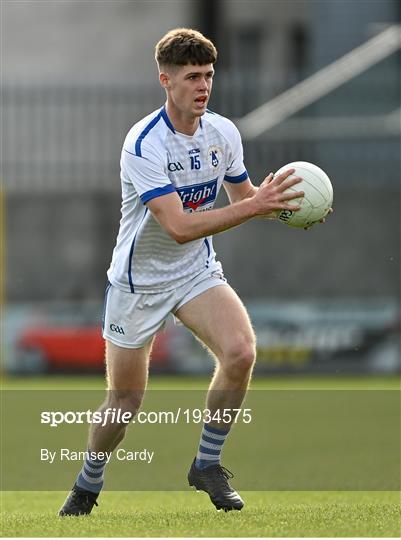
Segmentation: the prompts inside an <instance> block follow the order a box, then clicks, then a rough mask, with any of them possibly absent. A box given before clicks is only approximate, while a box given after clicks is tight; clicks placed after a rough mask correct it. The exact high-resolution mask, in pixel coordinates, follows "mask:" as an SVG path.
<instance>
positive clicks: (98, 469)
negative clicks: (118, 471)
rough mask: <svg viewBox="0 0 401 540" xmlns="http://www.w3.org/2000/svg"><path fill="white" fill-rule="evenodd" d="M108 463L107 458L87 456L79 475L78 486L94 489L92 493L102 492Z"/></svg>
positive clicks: (89, 489)
mask: <svg viewBox="0 0 401 540" xmlns="http://www.w3.org/2000/svg"><path fill="white" fill-rule="evenodd" d="M106 463H107V460H106V459H104V460H100V459H90V458H89V457H87V458H86V459H85V462H84V464H83V467H82V469H81V472H80V473H79V475H78V478H77V481H76V484H77V486H78V487H80V488H81V489H86V490H87V491H92V493H100V491H101V489H102V487H103V473H104V468H105V466H106Z"/></svg>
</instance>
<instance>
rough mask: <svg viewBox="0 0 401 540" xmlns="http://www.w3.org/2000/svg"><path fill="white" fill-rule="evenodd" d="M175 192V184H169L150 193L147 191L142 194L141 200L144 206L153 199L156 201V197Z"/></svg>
mask: <svg viewBox="0 0 401 540" xmlns="http://www.w3.org/2000/svg"><path fill="white" fill-rule="evenodd" d="M174 191H175V187H174V186H173V184H167V185H166V186H163V187H157V188H154V189H150V190H149V191H145V193H142V195H141V196H140V198H141V201H142V202H143V204H145V203H147V202H149V201H151V200H152V199H155V198H156V197H160V196H161V195H167V194H168V193H174Z"/></svg>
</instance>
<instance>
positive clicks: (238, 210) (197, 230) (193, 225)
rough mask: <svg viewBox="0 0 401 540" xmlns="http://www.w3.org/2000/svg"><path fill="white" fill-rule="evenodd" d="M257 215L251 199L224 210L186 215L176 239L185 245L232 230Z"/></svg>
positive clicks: (181, 221)
mask: <svg viewBox="0 0 401 540" xmlns="http://www.w3.org/2000/svg"><path fill="white" fill-rule="evenodd" d="M256 213H257V212H256V208H255V205H254V204H253V201H252V200H251V199H249V198H247V199H244V200H242V201H240V202H237V203H234V204H231V205H229V206H225V207H224V208H216V209H214V210H209V211H206V212H193V213H190V214H187V213H185V214H183V215H182V216H181V219H180V220H179V222H178V224H177V228H176V231H175V233H174V238H175V240H176V241H177V242H178V243H179V244H185V243H186V242H191V241H192V240H197V239H198V238H203V237H205V236H209V235H213V234H217V233H220V232H223V231H227V230H228V229H232V228H233V227H236V226H237V225H241V223H244V222H245V221H248V220H249V219H251V218H253V217H255V216H256Z"/></svg>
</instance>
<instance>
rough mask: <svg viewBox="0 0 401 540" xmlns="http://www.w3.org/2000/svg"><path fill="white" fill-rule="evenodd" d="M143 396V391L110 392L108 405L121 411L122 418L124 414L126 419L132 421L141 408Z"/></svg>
mask: <svg viewBox="0 0 401 540" xmlns="http://www.w3.org/2000/svg"><path fill="white" fill-rule="evenodd" d="M143 394H144V392H143V390H110V391H109V393H108V399H107V403H108V406H109V407H111V408H115V409H117V410H118V411H120V417H122V415H123V414H124V418H125V419H127V418H129V419H131V418H133V417H134V416H135V415H136V413H137V412H138V409H139V407H140V406H141V403H142V399H143Z"/></svg>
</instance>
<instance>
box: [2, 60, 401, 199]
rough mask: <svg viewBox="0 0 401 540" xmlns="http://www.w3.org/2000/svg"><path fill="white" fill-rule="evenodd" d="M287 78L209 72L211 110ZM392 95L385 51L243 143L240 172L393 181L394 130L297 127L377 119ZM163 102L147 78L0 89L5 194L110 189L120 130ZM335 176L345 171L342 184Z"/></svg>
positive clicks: (253, 102) (243, 105) (248, 105)
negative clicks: (287, 171)
mask: <svg viewBox="0 0 401 540" xmlns="http://www.w3.org/2000/svg"><path fill="white" fill-rule="evenodd" d="M294 82H295V80H285V81H283V80H274V79H269V80H263V79H261V77H260V76H258V75H256V74H255V75H254V76H252V73H248V74H247V76H244V73H241V74H238V75H237V76H234V77H233V76H230V77H229V76H227V74H225V73H222V74H218V76H217V77H216V82H215V87H214V90H213V97H212V101H211V103H210V108H211V109H212V110H215V111H217V112H219V113H220V114H223V115H226V116H228V117H230V118H234V119H235V118H240V117H241V116H243V115H244V114H246V113H247V112H249V110H251V109H252V108H254V107H255V106H257V105H260V104H262V103H264V102H265V101H267V100H268V99H270V98H272V97H273V96H275V95H277V94H279V93H280V92H281V91H283V90H284V89H286V88H288V87H290V86H291V85H292V84H293V83H294ZM397 89H398V82H397V58H396V57H395V55H393V58H390V59H388V60H386V61H385V62H382V63H381V65H380V66H378V67H375V68H373V69H371V70H369V73H367V74H363V75H361V76H359V77H357V78H356V79H355V80H353V81H352V82H351V83H347V85H345V87H344V88H342V89H340V90H338V91H336V92H334V93H333V94H332V95H330V96H326V97H325V98H324V99H322V100H321V101H319V102H318V103H315V104H313V105H311V106H309V107H308V108H306V109H305V110H304V111H301V112H300V113H298V115H297V116H295V120H294V119H293V120H291V122H292V123H290V124H289V125H288V126H287V128H286V124H285V123H284V124H283V125H282V126H281V127H278V128H277V129H276V130H274V131H273V132H272V133H266V134H264V135H262V136H261V137H259V138H258V139H256V140H253V141H252V142H245V144H244V146H245V156H246V164H247V167H248V169H249V170H250V171H251V173H252V174H253V175H254V176H256V177H257V178H263V177H264V174H265V173H266V172H268V171H267V168H269V170H270V169H272V170H274V169H278V168H279V167H280V166H281V165H283V164H284V163H286V162H290V161H294V160H300V159H303V160H309V161H315V162H318V163H319V162H322V161H323V165H324V166H325V167H326V168H327V167H328V168H329V169H330V165H331V164H332V165H333V167H334V173H335V176H336V181H337V182H342V181H343V180H344V181H346V182H347V183H349V182H350V181H353V180H356V181H357V182H358V181H359V179H360V170H361V166H362V168H363V171H364V172H363V182H364V183H366V182H371V183H372V182H373V183H374V182H377V180H378V178H380V182H381V183H383V182H387V181H388V182H394V181H395V180H394V175H393V174H388V172H387V171H391V170H394V168H396V167H399V152H398V150H399V148H398V135H399V131H398V132H397V130H395V131H394V130H393V131H392V132H391V131H390V132H388V131H384V132H383V133H381V130H380V121H379V122H378V128H377V130H376V131H373V132H371V133H370V135H369V134H367V133H366V132H365V130H364V128H363V126H361V130H360V137H358V135H356V136H355V134H354V135H353V136H352V137H351V138H350V136H349V133H348V132H347V131H346V130H344V135H343V136H341V133H340V134H339V133H338V132H337V133H334V132H333V138H330V134H327V133H326V136H324V137H323V136H322V135H321V134H322V129H320V131H319V130H317V129H316V130H315V129H314V126H315V125H314V124H313V123H312V124H308V123H306V124H305V117H306V118H311V119H313V118H316V119H319V118H320V117H322V116H323V117H330V116H331V117H332V118H333V120H335V118H336V117H337V116H339V115H340V116H342V117H346V118H350V119H352V117H354V118H356V119H358V118H364V117H366V118H367V119H369V117H371V116H373V117H374V118H377V117H378V115H383V118H384V115H386V114H390V113H392V112H394V111H396V109H397V107H398V106H399V96H398V93H397ZM163 101H164V96H163V93H162V91H161V89H160V88H159V87H158V84H157V82H156V81H155V84H154V85H152V86H151V87H149V86H140V85H135V86H133V87H122V86H104V87H97V86H92V87H90V86H86V87H85V86H75V87H74V86H70V87H27V86H26V87H22V86H6V87H4V89H3V93H2V105H3V133H4V135H5V137H4V144H3V178H4V181H5V185H6V188H7V191H8V192H9V193H18V192H28V193H32V192H35V191H37V192H49V191H55V192H60V191H63V192H65V191H69V192H72V191H76V190H78V191H101V190H106V191H109V190H112V191H114V190H115V191H118V189H119V154H120V151H121V145H122V142H123V140H124V137H125V134H126V133H127V131H128V130H129V129H130V127H131V126H132V125H133V124H134V123H135V122H136V121H137V120H139V119H140V118H141V117H143V116H144V115H145V114H148V113H149V112H151V111H152V110H154V109H156V108H157V107H159V106H160V105H161V104H162V103H163ZM379 118H380V116H379ZM297 122H298V123H297ZM308 126H310V127H308ZM315 127H316V126H315ZM305 130H307V132H305ZM315 131H316V132H315ZM326 131H327V130H326ZM354 131H355V130H354ZM337 171H338V172H340V171H346V172H347V178H346V179H345V178H344V174H337Z"/></svg>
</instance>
